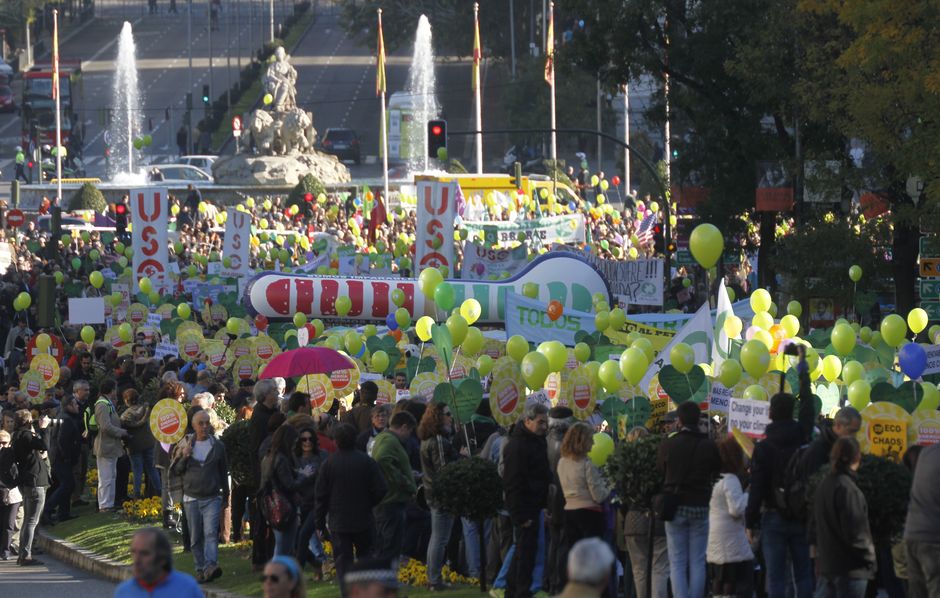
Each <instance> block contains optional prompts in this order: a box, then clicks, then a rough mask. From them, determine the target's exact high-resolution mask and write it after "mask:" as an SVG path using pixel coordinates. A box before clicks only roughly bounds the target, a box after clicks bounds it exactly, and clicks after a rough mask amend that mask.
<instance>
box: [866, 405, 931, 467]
mask: <svg viewBox="0 0 940 598" xmlns="http://www.w3.org/2000/svg"><path fill="white" fill-rule="evenodd" d="M856 438H857V439H858V444H859V445H860V446H861V448H862V452H863V453H869V454H872V455H877V456H879V457H887V458H889V459H892V460H894V461H897V462H898V463H900V462H901V457H902V456H904V453H906V452H907V447H908V446H909V445H910V444H912V443H913V442H915V441H916V440H917V429H916V428H915V427H914V426H913V421H912V419H911V415H910V414H909V413H908V412H907V411H905V410H904V409H902V408H901V407H899V406H897V405H895V404H894V403H888V402H885V401H879V402H877V403H872V404H871V405H869V406H868V407H865V409H863V410H862V427H861V428H860V429H859V431H858V435H857V436H856Z"/></svg>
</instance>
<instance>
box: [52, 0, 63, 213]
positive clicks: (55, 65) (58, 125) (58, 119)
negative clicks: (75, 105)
mask: <svg viewBox="0 0 940 598" xmlns="http://www.w3.org/2000/svg"><path fill="white" fill-rule="evenodd" d="M52 72H53V74H54V76H53V89H52V94H53V95H54V96H55V147H56V150H55V176H56V198H55V205H56V206H59V205H61V200H62V115H61V112H62V109H61V99H60V95H61V94H60V93H59V11H58V10H56V9H54V10H53V11H52Z"/></svg>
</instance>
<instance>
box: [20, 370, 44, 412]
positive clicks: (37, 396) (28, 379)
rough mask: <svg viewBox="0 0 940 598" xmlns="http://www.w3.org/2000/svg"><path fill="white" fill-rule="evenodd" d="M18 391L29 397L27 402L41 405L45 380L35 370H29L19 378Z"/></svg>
mask: <svg viewBox="0 0 940 598" xmlns="http://www.w3.org/2000/svg"><path fill="white" fill-rule="evenodd" d="M20 390H22V391H23V392H25V393H26V396H27V397H29V402H30V403H34V404H39V403H42V399H43V393H45V392H46V379H45V378H44V377H43V375H42V374H40V373H39V372H37V371H35V370H29V371H28V372H26V373H25V374H23V375H22V376H20Z"/></svg>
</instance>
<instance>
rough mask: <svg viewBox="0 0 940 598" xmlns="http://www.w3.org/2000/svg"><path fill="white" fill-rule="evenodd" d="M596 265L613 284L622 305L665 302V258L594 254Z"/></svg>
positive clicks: (612, 291) (611, 288) (611, 289)
mask: <svg viewBox="0 0 940 598" xmlns="http://www.w3.org/2000/svg"><path fill="white" fill-rule="evenodd" d="M592 262H593V263H594V266H595V267H596V268H597V269H598V271H599V272H600V273H601V274H603V275H604V278H606V279H607V282H608V283H609V284H610V292H611V293H612V294H613V296H614V298H616V300H617V301H618V302H619V303H620V306H621V307H624V308H626V307H628V306H630V305H660V306H661V305H662V304H663V260H661V259H648V260H630V261H624V260H605V259H603V258H598V257H594V258H593V259H592Z"/></svg>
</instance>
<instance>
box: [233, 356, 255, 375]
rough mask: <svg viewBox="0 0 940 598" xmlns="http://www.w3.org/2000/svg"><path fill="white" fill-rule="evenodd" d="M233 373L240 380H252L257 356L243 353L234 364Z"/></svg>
mask: <svg viewBox="0 0 940 598" xmlns="http://www.w3.org/2000/svg"><path fill="white" fill-rule="evenodd" d="M232 374H233V375H234V376H235V378H237V379H238V380H250V379H251V378H254V377H255V358H254V357H253V356H251V355H242V356H241V357H239V358H238V359H236V360H235V363H234V364H233V365H232Z"/></svg>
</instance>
